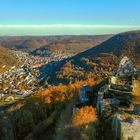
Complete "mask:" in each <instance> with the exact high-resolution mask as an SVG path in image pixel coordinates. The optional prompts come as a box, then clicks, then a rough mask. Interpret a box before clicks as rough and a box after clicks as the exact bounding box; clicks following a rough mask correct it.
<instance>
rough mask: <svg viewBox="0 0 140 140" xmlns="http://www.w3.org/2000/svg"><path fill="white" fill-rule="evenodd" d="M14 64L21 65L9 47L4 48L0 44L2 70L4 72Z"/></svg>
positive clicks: (0, 67)
mask: <svg viewBox="0 0 140 140" xmlns="http://www.w3.org/2000/svg"><path fill="white" fill-rule="evenodd" d="M14 65H15V66H18V65H19V62H18V60H17V58H16V57H15V56H14V55H13V54H12V53H11V52H10V51H9V50H8V49H6V48H3V47H2V46H1V45H0V72H3V71H5V70H7V69H8V68H10V67H12V66H14Z"/></svg>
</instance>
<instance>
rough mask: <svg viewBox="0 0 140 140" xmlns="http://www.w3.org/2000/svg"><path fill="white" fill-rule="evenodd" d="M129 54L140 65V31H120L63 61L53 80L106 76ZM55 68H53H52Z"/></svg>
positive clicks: (68, 80) (69, 80) (74, 79)
mask: <svg viewBox="0 0 140 140" xmlns="http://www.w3.org/2000/svg"><path fill="white" fill-rule="evenodd" d="M124 55H127V56H128V57H129V58H130V59H131V60H132V61H133V63H134V64H135V66H136V67H140V65H139V64H140V31H131V32H125V33H120V34H117V35H115V36H113V37H112V38H110V39H108V40H107V41H105V42H103V43H101V44H100V45H97V46H96V47H93V48H91V49H88V50H86V51H84V52H82V53H79V54H77V55H76V56H74V57H72V58H70V59H68V60H67V61H65V62H63V63H61V66H60V67H59V69H57V70H58V71H57V72H56V73H55V75H54V73H52V77H51V78H50V82H51V81H55V83H56V84H57V83H59V82H62V83H65V84H67V83H69V82H74V81H76V80H81V79H82V80H83V79H85V78H87V77H88V76H89V74H90V76H93V77H98V76H100V77H102V78H105V77H107V76H108V75H110V74H111V73H112V71H113V69H115V68H116V66H117V64H118V62H119V61H120V59H121V58H122V56H124ZM52 69H53V68H52Z"/></svg>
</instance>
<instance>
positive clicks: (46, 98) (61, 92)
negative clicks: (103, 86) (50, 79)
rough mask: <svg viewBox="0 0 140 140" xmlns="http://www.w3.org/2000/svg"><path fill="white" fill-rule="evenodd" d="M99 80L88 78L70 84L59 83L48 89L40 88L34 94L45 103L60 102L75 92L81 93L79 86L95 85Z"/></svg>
mask: <svg viewBox="0 0 140 140" xmlns="http://www.w3.org/2000/svg"><path fill="white" fill-rule="evenodd" d="M96 83H97V82H95V81H94V79H93V78H88V79H87V80H85V81H79V82H75V83H73V84H69V85H62V84H59V85H58V86H50V87H48V89H43V88H41V89H39V90H38V92H37V93H36V94H35V95H34V98H39V99H41V100H42V101H43V102H44V103H47V104H50V103H59V102H63V101H65V100H67V99H70V98H71V97H72V96H73V95H74V94H78V93H79V88H80V86H82V85H85V84H87V85H90V86H92V85H95V84H96Z"/></svg>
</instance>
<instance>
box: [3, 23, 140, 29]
mask: <svg viewBox="0 0 140 140" xmlns="http://www.w3.org/2000/svg"><path fill="white" fill-rule="evenodd" d="M0 28H140V25H92V24H91V25H90V24H41V25H2V24H1V25H0Z"/></svg>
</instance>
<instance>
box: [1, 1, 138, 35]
mask: <svg viewBox="0 0 140 140" xmlns="http://www.w3.org/2000/svg"><path fill="white" fill-rule="evenodd" d="M139 6H140V0H1V1H0V35H1V36H3V35H11V36H17V35H86V34H87V35H96V34H116V33H119V32H124V31H130V30H139V29H140V16H139V15H140V8H139Z"/></svg>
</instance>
